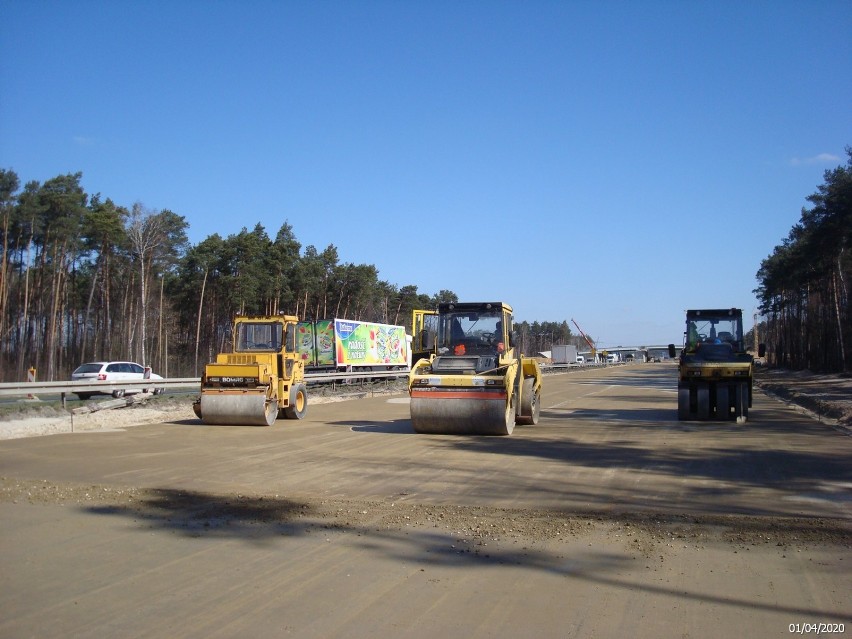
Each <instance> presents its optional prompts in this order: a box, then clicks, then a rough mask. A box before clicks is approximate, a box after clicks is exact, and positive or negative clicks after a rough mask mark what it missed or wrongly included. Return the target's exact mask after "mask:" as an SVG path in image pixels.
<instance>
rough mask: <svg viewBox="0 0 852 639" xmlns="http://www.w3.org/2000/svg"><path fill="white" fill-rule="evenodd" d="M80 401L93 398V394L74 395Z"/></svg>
mask: <svg viewBox="0 0 852 639" xmlns="http://www.w3.org/2000/svg"><path fill="white" fill-rule="evenodd" d="M74 394H75V395H76V396H77V398H78V399H82V400H87V399H89V398H90V397H91V396H92V393H74Z"/></svg>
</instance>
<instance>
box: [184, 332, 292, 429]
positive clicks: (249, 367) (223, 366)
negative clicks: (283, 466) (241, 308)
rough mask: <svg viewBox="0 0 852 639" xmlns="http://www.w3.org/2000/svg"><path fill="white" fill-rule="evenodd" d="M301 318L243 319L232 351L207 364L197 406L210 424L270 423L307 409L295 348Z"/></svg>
mask: <svg viewBox="0 0 852 639" xmlns="http://www.w3.org/2000/svg"><path fill="white" fill-rule="evenodd" d="M296 323H297V318H296V317H295V316H291V315H280V316H275V317H238V318H237V319H236V320H235V321H234V343H233V352H230V353H220V354H219V355H217V356H216V361H215V362H211V363H210V364H207V366H206V367H205V369H204V375H203V376H202V378H201V396H200V397H199V398H198V400H197V401H196V402H195V403H194V404H193V409H194V410H195V414H196V415H197V416H198V417H200V418H201V420H202V421H203V422H204V423H206V424H255V425H259V426H271V425H272V424H274V423H275V420H276V419H277V418H278V417H282V418H288V419H302V417H304V415H305V412H306V410H307V402H308V395H307V387H306V385H305V381H304V379H305V375H304V364H303V363H302V360H301V358H300V357H299V355H298V353H297V352H296Z"/></svg>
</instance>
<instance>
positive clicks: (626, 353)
mask: <svg viewBox="0 0 852 639" xmlns="http://www.w3.org/2000/svg"><path fill="white" fill-rule="evenodd" d="M681 348H682V347H681V346H678V345H675V351H676V356H677V355H680V351H681ZM604 353H606V354H607V355H612V354H615V355H617V356H618V361H620V362H630V361H633V362H649V361H655V362H659V361H662V360H667V359H671V358H670V357H669V345H668V344H661V345H660V344H654V345H651V346H605V347H604V346H602V347H601V348H598V349H596V354H597V359H598V361H601V360H602V359H603V357H604V355H603V354H604ZM579 354H580V355H582V356H583V357H585V358H586V360H593V359H595V358H593V357H592V352H591V351H589V350H585V351H579Z"/></svg>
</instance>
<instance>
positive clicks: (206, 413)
mask: <svg viewBox="0 0 852 639" xmlns="http://www.w3.org/2000/svg"><path fill="white" fill-rule="evenodd" d="M277 416H278V406H277V404H276V403H275V402H274V401H271V400H267V398H266V393H265V392H264V393H262V394H261V393H242V392H241V393H215V394H214V393H202V395H201V420H202V421H203V422H204V423H205V424H235V425H256V426H272V424H274V423H275V418H276V417H277Z"/></svg>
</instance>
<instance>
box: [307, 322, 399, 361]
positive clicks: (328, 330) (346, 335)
mask: <svg viewBox="0 0 852 639" xmlns="http://www.w3.org/2000/svg"><path fill="white" fill-rule="evenodd" d="M297 346H298V350H299V353H300V354H301V356H302V360H303V361H304V362H305V366H315V367H323V368H327V367H342V366H370V367H373V366H376V367H397V366H408V341H407V340H406V336H405V328H404V327H402V326H391V325H389V324H376V323H373V322H356V321H352V320H341V319H332V320H319V321H316V322H299V325H298V328H297Z"/></svg>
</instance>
